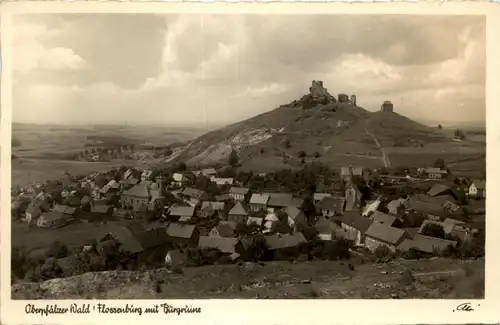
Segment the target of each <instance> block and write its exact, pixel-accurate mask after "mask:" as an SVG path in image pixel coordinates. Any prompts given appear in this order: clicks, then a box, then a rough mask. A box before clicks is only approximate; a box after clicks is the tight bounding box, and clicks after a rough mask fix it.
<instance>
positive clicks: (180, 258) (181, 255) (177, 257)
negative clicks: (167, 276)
mask: <svg viewBox="0 0 500 325" xmlns="http://www.w3.org/2000/svg"><path fill="white" fill-rule="evenodd" d="M187 262H188V258H187V255H186V253H185V252H183V251H181V250H179V249H175V250H170V251H168V253H167V256H165V265H166V266H167V267H182V266H184V265H186V264H187Z"/></svg>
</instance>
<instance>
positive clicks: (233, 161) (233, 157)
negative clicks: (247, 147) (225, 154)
mask: <svg viewBox="0 0 500 325" xmlns="http://www.w3.org/2000/svg"><path fill="white" fill-rule="evenodd" d="M239 161H240V158H239V157H238V153H237V152H236V150H234V149H233V150H232V151H231V154H229V165H231V166H232V167H234V166H236V165H238V162H239Z"/></svg>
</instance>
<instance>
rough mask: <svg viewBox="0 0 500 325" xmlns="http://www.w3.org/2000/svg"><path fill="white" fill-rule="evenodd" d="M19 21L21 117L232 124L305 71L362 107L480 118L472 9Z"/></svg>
mask: <svg viewBox="0 0 500 325" xmlns="http://www.w3.org/2000/svg"><path fill="white" fill-rule="evenodd" d="M16 26H17V28H16V30H17V31H16V33H17V35H18V36H16V37H15V38H14V41H15V44H14V48H13V50H14V53H13V54H14V57H16V58H18V59H17V61H18V62H17V63H16V64H17V70H16V71H15V73H14V75H15V78H16V82H17V86H16V89H15V90H14V93H15V96H14V102H15V110H19V111H18V112H17V113H16V114H15V116H17V119H18V120H32V119H33V116H37V119H38V120H40V121H42V120H47V121H49V120H53V119H57V120H58V121H60V122H61V123H62V122H69V121H72V119H73V120H78V121H86V123H89V122H91V121H92V120H93V119H94V120H96V121H99V122H102V123H112V122H117V121H124V120H128V121H129V122H130V123H132V122H133V121H137V122H141V123H146V122H148V121H150V122H161V121H164V122H165V123H187V124H189V123H199V122H200V121H203V122H204V123H231V122H234V121H237V120H241V119H243V118H247V117H251V116H254V115H257V114H260V113H262V112H264V111H266V110H270V109H273V108H274V107H276V106H278V105H280V104H285V103H288V102H291V101H292V100H294V99H298V98H300V97H301V96H302V95H304V94H305V93H307V91H308V88H309V86H310V82H311V80H323V81H324V84H325V86H326V87H327V88H328V90H329V92H330V93H331V94H333V95H337V94H338V93H347V94H356V95H357V101H358V103H359V104H360V105H362V106H364V107H365V108H366V109H368V110H377V109H379V107H380V104H381V102H383V101H384V100H391V101H392V102H393V103H394V104H395V107H396V110H397V111H398V112H401V113H403V114H405V115H408V116H411V117H413V118H418V117H422V118H424V117H425V118H430V119H436V118H443V119H444V118H454V119H464V118H471V119H474V116H481V115H484V114H483V113H481V112H482V111H481V110H483V111H484V84H485V58H486V53H485V22H484V19H481V18H478V17H472V16H470V17H469V16H460V17H458V16H456V17H445V16H435V17H434V16H412V15H406V16H404V17H402V16H391V15H386V16H363V15H343V16H342V15H337V16H335V17H332V16H330V15H314V16H313V15H274V16H272V17H270V16H269V15H198V14H190V15H148V14H138V15H123V14H113V15H92V14H82V15H51V16H43V17H40V15H39V16H38V17H36V19H34V18H33V17H30V18H29V19H28V18H25V19H24V20H22V21H21V22H19V23H18V24H17V25H16ZM19 35H20V36H19ZM23 35H24V36H23ZM117 35H126V37H117ZM22 53H27V54H26V57H23V55H22ZM56 57H57V58H58V59H55V58H56ZM42 67H43V68H42ZM43 94H45V97H47V98H44V95H43ZM423 103H425V104H423ZM438 110H439V112H438ZM480 111H481V112H480ZM40 112H50V114H42V113H40ZM57 112H59V113H57Z"/></svg>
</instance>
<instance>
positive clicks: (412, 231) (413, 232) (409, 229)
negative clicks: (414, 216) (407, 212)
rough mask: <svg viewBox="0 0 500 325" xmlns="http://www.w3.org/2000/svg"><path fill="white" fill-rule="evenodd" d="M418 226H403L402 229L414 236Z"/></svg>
mask: <svg viewBox="0 0 500 325" xmlns="http://www.w3.org/2000/svg"><path fill="white" fill-rule="evenodd" d="M419 229H420V227H411V228H403V230H404V231H406V233H407V234H408V235H409V236H410V237H411V238H415V236H416V235H417V234H418V231H419Z"/></svg>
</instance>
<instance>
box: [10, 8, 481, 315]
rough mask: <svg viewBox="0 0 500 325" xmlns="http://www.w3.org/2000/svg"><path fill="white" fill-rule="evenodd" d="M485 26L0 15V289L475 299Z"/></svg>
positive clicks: (423, 19)
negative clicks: (0, 212) (2, 158)
mask: <svg viewBox="0 0 500 325" xmlns="http://www.w3.org/2000/svg"><path fill="white" fill-rule="evenodd" d="M486 26H487V19H486V16H485V15H472V14H471V15H466V14H461V15H446V14H435V15H426V14H404V15H403V14H341V13H317V14H308V13H300V12H297V13H293V14H279V12H278V13H273V14H265V13H252V14H251V13H248V14H247V13H244V12H234V13H224V14H222V13H210V12H208V13H196V12H188V13H179V12H175V13H153V12H151V13H128V12H127V13H118V12H117V13H92V12H87V13H86V12H81V13H78V12H75V13H26V14H15V15H11V17H10V29H9V35H10V37H9V41H10V42H9V43H8V44H6V43H5V42H4V40H3V39H2V51H3V50H4V48H5V47H6V46H7V47H9V48H10V50H9V51H10V58H11V60H10V61H11V62H9V63H7V62H5V61H4V62H3V68H4V69H10V70H11V71H12V72H11V78H12V80H11V85H12V89H11V99H10V102H11V110H12V111H11V113H10V115H11V118H12V124H11V125H12V126H11V130H12V131H11V145H10V148H11V153H10V155H11V166H10V170H11V181H10V184H11V189H10V201H11V202H10V205H11V218H10V223H9V224H10V242H11V247H10V281H11V285H10V295H11V299H12V300H63V299H65V300H68V299H69V300H81V299H85V300H87V299H98V300H106V299H112V300H118V299H123V300H137V299H156V300H157V299H163V300H165V299H184V300H189V299H306V300H309V299H367V300H369V299H462V300H464V299H465V300H464V302H467V301H468V300H467V299H469V300H470V299H473V300H474V299H485V250H486V249H485V233H486V120H487V110H486V97H487V96H486V72H487V68H486V62H487V60H486V54H487V53H486V52H487V45H486ZM3 94H4V89H2V96H3ZM4 107H5V106H4ZM2 115H5V114H2ZM5 141H6V140H5ZM2 150H3V149H2ZM3 154H4V153H3ZM2 168H4V166H2ZM3 191H7V189H2V192H3ZM4 198H5V197H4ZM2 203H3V204H6V202H2ZM3 217H4V218H3V219H5V218H6V217H7V216H3ZM4 226H5V224H4V223H2V227H4ZM6 250H7V248H5V247H2V251H3V252H5V251H6ZM471 301H472V300H471ZM103 303H106V302H105V301H104V302H103ZM457 305H458V303H457ZM464 308H469V307H467V306H466V307H464ZM470 308H472V307H470ZM474 308H476V307H474Z"/></svg>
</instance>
